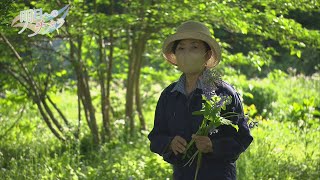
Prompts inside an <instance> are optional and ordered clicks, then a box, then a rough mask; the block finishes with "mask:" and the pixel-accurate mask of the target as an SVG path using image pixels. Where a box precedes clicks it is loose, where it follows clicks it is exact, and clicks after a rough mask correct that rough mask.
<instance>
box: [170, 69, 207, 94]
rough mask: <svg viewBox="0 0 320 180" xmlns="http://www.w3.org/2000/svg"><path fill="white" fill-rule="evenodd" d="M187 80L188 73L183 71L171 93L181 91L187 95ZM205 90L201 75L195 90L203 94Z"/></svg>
mask: <svg viewBox="0 0 320 180" xmlns="http://www.w3.org/2000/svg"><path fill="white" fill-rule="evenodd" d="M185 82H186V75H185V74H184V73H183V74H181V76H180V78H179V80H178V81H177V83H176V85H175V86H174V87H173V88H172V90H171V91H170V92H171V93H173V95H178V94H179V93H178V92H180V93H181V94H184V95H185V96H187V93H186V91H185ZM202 90H203V82H202V78H201V76H199V78H198V80H197V87H196V90H195V92H196V93H197V94H199V93H200V94H201V93H202Z"/></svg>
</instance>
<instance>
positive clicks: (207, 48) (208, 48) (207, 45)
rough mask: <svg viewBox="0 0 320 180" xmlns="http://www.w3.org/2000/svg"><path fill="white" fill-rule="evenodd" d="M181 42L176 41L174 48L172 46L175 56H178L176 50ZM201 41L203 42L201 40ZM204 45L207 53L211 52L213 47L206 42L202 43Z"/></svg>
mask: <svg viewBox="0 0 320 180" xmlns="http://www.w3.org/2000/svg"><path fill="white" fill-rule="evenodd" d="M180 41H181V40H175V41H174V42H173V46H172V52H173V54H176V49H177V46H178V44H179V42H180ZM200 41H201V40H200ZM202 42H203V43H204V45H205V47H206V52H207V51H210V50H211V47H210V46H209V44H208V43H206V42H204V41H202Z"/></svg>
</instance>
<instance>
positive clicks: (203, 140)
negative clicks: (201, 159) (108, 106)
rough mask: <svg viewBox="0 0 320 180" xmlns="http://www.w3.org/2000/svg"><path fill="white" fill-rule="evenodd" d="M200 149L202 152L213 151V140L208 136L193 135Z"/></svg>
mask: <svg viewBox="0 0 320 180" xmlns="http://www.w3.org/2000/svg"><path fill="white" fill-rule="evenodd" d="M192 139H194V141H195V143H196V146H197V148H198V150H199V151H200V152H202V153H208V152H213V147H212V142H211V140H210V138H209V137H208V136H199V135H196V134H193V135H192Z"/></svg>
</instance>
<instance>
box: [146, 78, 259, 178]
mask: <svg viewBox="0 0 320 180" xmlns="http://www.w3.org/2000/svg"><path fill="white" fill-rule="evenodd" d="M176 83H177V82H174V83H172V84H170V85H169V86H168V87H166V88H165V89H164V90H163V91H162V93H161V95H160V98H159V100H158V102H157V106H156V110H155V117H154V127H153V129H152V131H151V132H150V133H149V135H148V138H149V140H150V150H151V151H152V152H154V153H157V154H159V155H160V156H162V157H163V159H164V160H165V161H167V162H168V163H170V164H172V165H173V179H175V180H189V179H190V180H193V179H194V175H195V171H196V160H195V161H194V162H193V163H192V165H191V166H185V167H184V164H185V163H186V162H187V161H186V160H183V159H182V154H178V155H175V154H174V153H173V152H172V151H171V150H169V148H168V147H169V145H170V142H171V140H172V139H173V138H174V137H175V136H177V135H178V136H181V137H182V138H184V139H185V140H186V141H187V142H190V140H191V135H192V134H195V133H196V132H197V130H198V128H199V127H200V124H201V122H202V120H203V116H200V115H192V114H191V113H192V112H193V111H198V110H200V109H201V107H202V101H203V100H202V98H201V95H202V93H203V92H202V89H199V88H196V89H195V90H194V91H193V92H192V93H191V95H190V96H189V97H187V96H186V95H185V94H183V93H181V92H179V91H172V89H173V88H174V87H175V85H176ZM215 93H216V94H217V95H222V94H223V95H231V96H232V103H231V104H230V105H228V106H227V107H226V110H222V111H221V114H224V113H226V112H236V113H238V114H242V115H243V108H242V104H241V100H240V98H239V94H238V93H237V92H236V91H235V90H234V88H233V87H232V86H231V85H229V84H228V83H226V82H224V81H222V83H221V84H220V85H218V86H217V89H216V90H215ZM228 119H229V120H231V121H232V122H233V123H234V124H237V125H238V127H239V129H238V132H237V131H236V129H234V128H233V127H231V126H226V125H222V126H219V127H218V129H219V130H218V132H217V133H209V134H208V137H209V138H210V139H211V141H212V145H213V152H210V153H203V157H202V164H201V167H200V169H199V173H198V178H197V179H198V180H225V179H227V180H235V179H236V160H237V159H238V158H239V155H240V154H241V153H242V152H244V151H245V150H246V149H247V148H248V146H249V145H250V144H251V142H252V141H253V137H252V136H251V134H250V130H249V127H248V124H247V119H246V118H244V117H243V116H240V117H233V118H228Z"/></svg>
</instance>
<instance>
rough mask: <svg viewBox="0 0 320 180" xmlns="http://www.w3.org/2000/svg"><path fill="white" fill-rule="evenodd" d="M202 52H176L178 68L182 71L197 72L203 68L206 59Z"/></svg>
mask: <svg viewBox="0 0 320 180" xmlns="http://www.w3.org/2000/svg"><path fill="white" fill-rule="evenodd" d="M205 55H206V53H205V54H202V52H184V53H177V54H176V59H177V64H178V69H179V70H180V71H182V72H184V73H198V72H201V71H202V70H203V69H204V68H205V64H206V59H205Z"/></svg>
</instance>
